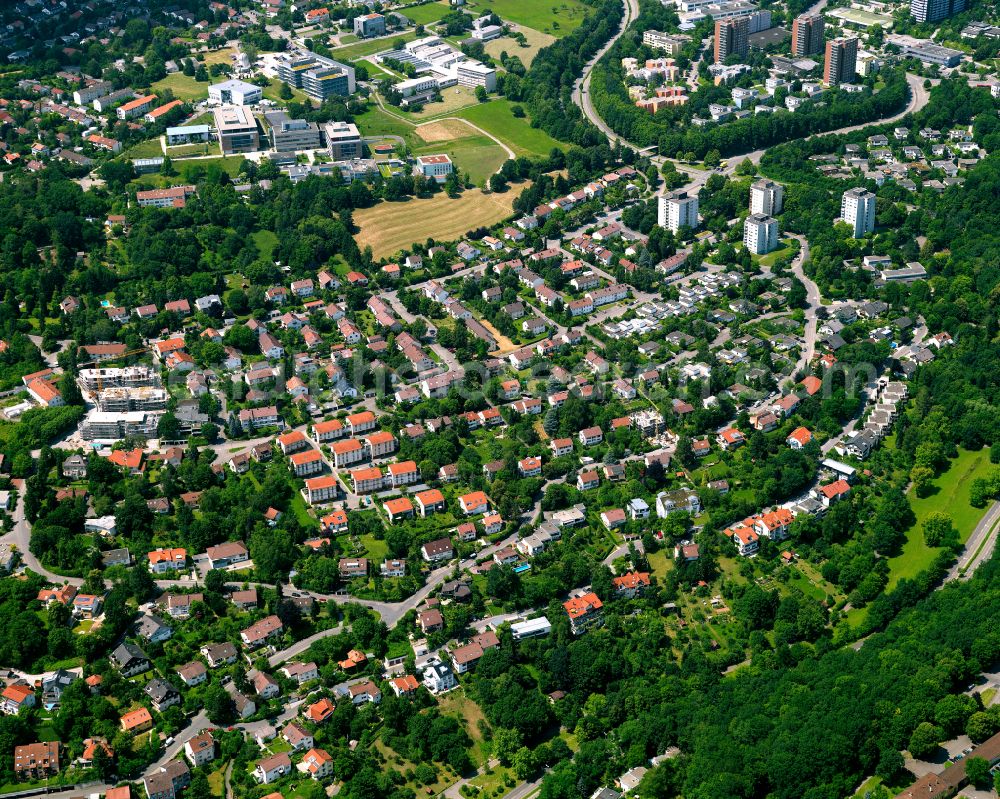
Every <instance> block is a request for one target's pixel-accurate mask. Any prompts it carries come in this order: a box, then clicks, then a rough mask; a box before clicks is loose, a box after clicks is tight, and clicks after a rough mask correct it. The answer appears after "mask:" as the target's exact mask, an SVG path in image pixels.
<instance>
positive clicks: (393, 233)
mask: <svg viewBox="0 0 1000 799" xmlns="http://www.w3.org/2000/svg"><path fill="white" fill-rule="evenodd" d="M519 188H523V186H521V187H519ZM518 194H519V192H515V191H514V190H509V191H506V192H504V193H503V194H483V193H482V192H481V191H479V190H478V189H470V190H468V191H466V192H464V193H463V194H462V196H461V197H458V198H456V199H454V200H453V199H451V198H450V197H449V196H448V195H446V194H444V193H441V194H435V195H434V196H433V197H431V198H428V199H426V200H415V199H411V200H408V201H406V202H393V203H390V202H381V203H379V204H378V205H375V206H373V207H371V208H363V209H360V210H357V211H355V212H354V222H355V224H356V225H357V226H358V227H359V228H360V229H361V232H360V233H358V234H357V235H356V236H355V237H354V238H355V240H356V241H357V242H358V246H359V247H360V248H361V249H364V248H365V247H371V248H372V253H373V254H374V256H375V257H376V258H382V257H384V256H387V255H393V254H394V253H396V252H398V251H399V250H402V249H404V248H409V247H410V246H411V245H412V244H413V243H414V242H420V243H423V242H425V241H427V239H429V238H431V239H435V240H436V241H450V240H452V239H457V238H461V237H462V236H463V235H465V233H466V232H467V231H469V230H474V229H475V228H478V227H485V226H489V225H493V224H496V223H497V222H499V221H500V220H501V219H504V218H505V217H508V216H510V215H511V214H512V213H513V206H514V199H515V198H516V197H517V195H518Z"/></svg>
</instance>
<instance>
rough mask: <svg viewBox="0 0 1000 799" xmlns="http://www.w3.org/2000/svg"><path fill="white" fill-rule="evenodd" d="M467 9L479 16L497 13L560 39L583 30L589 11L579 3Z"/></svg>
mask: <svg viewBox="0 0 1000 799" xmlns="http://www.w3.org/2000/svg"><path fill="white" fill-rule="evenodd" d="M465 7H466V9H468V10H469V11H471V12H472V13H474V14H476V15H477V16H479V15H480V14H485V13H487V12H489V11H492V12H494V13H495V14H496V15H497V16H498V17H500V18H501V19H502V20H504V22H516V23H517V24H518V25H525V26H527V27H529V28H534V29H535V30H537V31H541V32H542V33H549V34H551V35H552V36H556V37H560V36H565V35H567V34H568V33H571V32H572V31H573V30H574V29H575V28H577V27H579V25H580V23H581V22H582V21H583V18H584V17H585V16H586V15H587V7H586V6H585V5H584V4H583V3H581V2H579V0H551V1H550V2H545V0H531V1H530V2H525V0H472V1H471V2H468V3H466V6H465Z"/></svg>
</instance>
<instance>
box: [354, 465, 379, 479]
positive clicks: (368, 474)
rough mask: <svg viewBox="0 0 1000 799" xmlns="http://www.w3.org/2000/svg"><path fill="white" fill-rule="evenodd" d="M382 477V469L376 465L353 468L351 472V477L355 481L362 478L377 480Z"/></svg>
mask: <svg viewBox="0 0 1000 799" xmlns="http://www.w3.org/2000/svg"><path fill="white" fill-rule="evenodd" d="M381 477H382V470H381V469H379V468H378V467H377V466H366V467H365V468H364V469H354V470H353V471H352V472H351V479H352V480H353V481H354V482H355V483H359V482H362V481H363V480H379V479H381Z"/></svg>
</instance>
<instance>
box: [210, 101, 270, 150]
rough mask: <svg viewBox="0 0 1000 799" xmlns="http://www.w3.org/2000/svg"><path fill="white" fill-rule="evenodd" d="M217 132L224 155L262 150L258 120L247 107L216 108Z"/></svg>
mask: <svg viewBox="0 0 1000 799" xmlns="http://www.w3.org/2000/svg"><path fill="white" fill-rule="evenodd" d="M215 130H216V134H217V135H218V137H219V146H220V147H221V148H222V152H224V153H249V152H253V151H254V150H259V149H260V131H259V130H258V129H257V120H256V119H254V116H253V114H252V113H251V111H250V109H249V108H248V107H247V106H245V105H224V106H222V107H221V108H216V109H215Z"/></svg>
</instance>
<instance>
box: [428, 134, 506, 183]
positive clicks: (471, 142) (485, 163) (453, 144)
mask: <svg viewBox="0 0 1000 799" xmlns="http://www.w3.org/2000/svg"><path fill="white" fill-rule="evenodd" d="M413 153H414V155H430V154H435V153H447V154H448V155H449V156H451V160H452V161H454V162H455V168H456V169H457V170H459V171H460V172H462V173H463V174H464V173H465V172H468V173H469V177H470V178H472V182H473V183H476V184H482V182H483V181H484V180H486V179H487V178H488V177H489V176H490V175H492V174H493V173H494V172H496V171H497V170H498V169H499V168H500V165H501V164H503V162H504V161H505V160H507V153H505V152H504V150H503V148H502V147H500V146H499V145H498V144H497V143H496V142H494V141H492V140H491V139H488V138H487V137H486V136H467V137H465V138H463V139H453V140H451V141H446V142H432V143H430V144H426V145H424V146H423V147H419V148H415V149H414V151H413Z"/></svg>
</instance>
